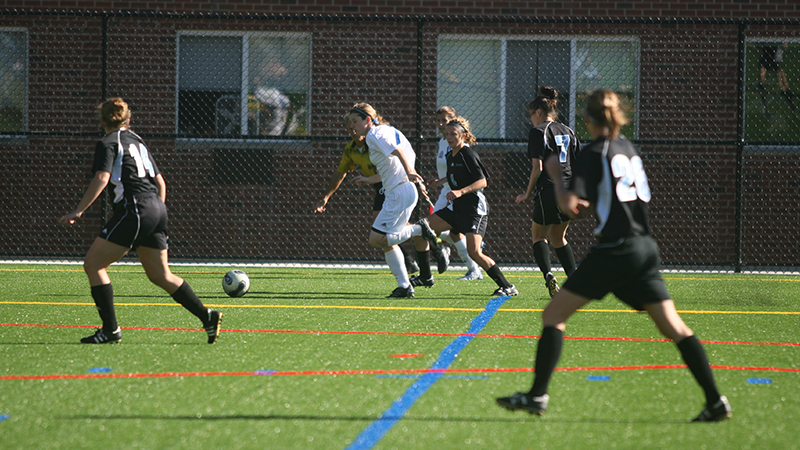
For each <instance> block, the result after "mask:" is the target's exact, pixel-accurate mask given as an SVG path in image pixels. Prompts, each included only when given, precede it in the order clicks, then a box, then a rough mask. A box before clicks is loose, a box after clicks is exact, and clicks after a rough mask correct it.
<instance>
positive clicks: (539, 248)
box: [533, 241, 552, 279]
mask: <svg viewBox="0 0 800 450" xmlns="http://www.w3.org/2000/svg"><path fill="white" fill-rule="evenodd" d="M533 260H534V261H536V265H537V266H539V270H541V271H542V276H543V277H545V279H547V274H548V273H550V271H551V270H552V267H550V247H549V246H548V245H547V242H545V241H538V242H536V243H535V244H533Z"/></svg>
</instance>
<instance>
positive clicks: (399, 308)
mask: <svg viewBox="0 0 800 450" xmlns="http://www.w3.org/2000/svg"><path fill="white" fill-rule="evenodd" d="M0 305H53V306H94V303H89V302H15V301H0ZM115 305H118V306H180V305H178V304H177V303H126V302H117V303H115ZM206 306H209V307H213V308H286V309H365V310H380V311H467V312H476V311H483V308H445V307H432V306H361V305H212V304H207V305H206ZM498 311H502V312H542V309H541V308H500V309H498ZM580 312H592V313H638V312H639V311H634V310H632V309H581V310H580ZM678 312H679V313H680V314H741V315H788V316H792V315H794V316H796V315H800V311H694V310H681V311H678Z"/></svg>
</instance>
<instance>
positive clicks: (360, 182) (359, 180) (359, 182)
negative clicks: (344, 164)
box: [353, 175, 369, 186]
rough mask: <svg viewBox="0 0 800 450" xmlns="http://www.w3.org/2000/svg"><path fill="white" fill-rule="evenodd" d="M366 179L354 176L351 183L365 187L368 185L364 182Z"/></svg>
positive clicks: (361, 176)
mask: <svg viewBox="0 0 800 450" xmlns="http://www.w3.org/2000/svg"><path fill="white" fill-rule="evenodd" d="M366 179H367V178H366V177H365V176H363V175H356V176H354V177H353V183H355V184H356V185H358V186H367V185H368V184H369V183H367V182H366V181H365V180H366Z"/></svg>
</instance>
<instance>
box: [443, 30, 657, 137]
mask: <svg viewBox="0 0 800 450" xmlns="http://www.w3.org/2000/svg"><path fill="white" fill-rule="evenodd" d="M443 40H470V41H475V40H490V41H498V42H500V93H501V94H500V101H499V104H498V109H499V111H497V114H498V117H499V121H500V136H499V139H505V138H506V132H507V126H506V122H507V117H506V113H505V111H506V100H507V98H508V93H507V88H506V86H507V77H508V70H507V69H508V68H507V64H508V50H507V49H508V42H509V41H512V40H515V41H548V42H553V41H563V42H569V43H570V55H569V59H570V73H569V84H570V92H569V99H570V104H569V108H568V109H569V122H568V125H569V126H570V127H571V128H573V129H574V128H575V123H576V119H577V117H576V113H575V108H576V107H577V95H576V94H577V74H576V54H577V46H578V43H579V42H632V43H635V44H636V45H635V48H636V52H635V55H634V57H635V65H636V87H635V93H636V94H635V102H636V105H639V100H640V99H639V96H640V91H641V79H640V78H641V70H640V68H641V51H642V50H641V48H642V47H641V41H640V39H639V38H638V37H636V36H580V35H575V36H558V35H538V36H530V35H469V34H441V35H439V38H438V41H437V55H439V57H437V61H436V69H437V70H436V74H437V75H436V76H437V86H436V96H437V99H438V98H439V85H438V79H439V74H440V73H441V69H442V67H441V61H442V59H441V57H440V56H441V44H442V41H443ZM536 88H538V86H537V87H536ZM437 106H441V105H439V104H438V100H437ZM634 110H635V115H636V117H635V120H634V130H635V133H634V135H635V136H634V137H633V138H635V137H637V136H638V134H639V131H638V129H639V126H638V124H639V117H638V110H639V108H634ZM484 140H491V138H484Z"/></svg>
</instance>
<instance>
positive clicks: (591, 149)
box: [569, 137, 650, 242]
mask: <svg viewBox="0 0 800 450" xmlns="http://www.w3.org/2000/svg"><path fill="white" fill-rule="evenodd" d="M569 190H571V191H573V192H575V193H576V194H577V195H578V196H579V197H581V198H584V199H586V200H589V201H590V202H591V203H592V204H593V205H594V206H595V210H596V215H597V220H598V226H597V228H595V230H594V233H595V235H596V236H597V237H598V238H599V239H600V241H601V242H613V241H617V240H619V239H620V238H624V237H628V236H641V235H647V234H649V233H650V226H649V224H648V218H647V204H648V202H650V187H649V185H648V184H647V176H646V175H645V172H644V166H643V164H642V158H641V157H640V156H639V151H638V150H637V149H636V147H634V145H633V144H632V143H631V142H630V141H629V140H627V139H625V138H622V137H620V138H619V139H615V140H609V139H608V138H604V137H601V138H599V139H597V140H595V141H594V142H592V143H591V144H589V145H588V146H587V147H586V148H584V149H583V151H582V152H581V153H580V155H578V157H577V158H576V160H575V165H574V172H573V174H572V181H571V182H570V187H569Z"/></svg>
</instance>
